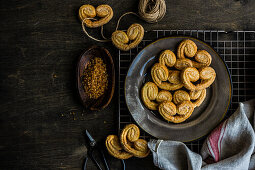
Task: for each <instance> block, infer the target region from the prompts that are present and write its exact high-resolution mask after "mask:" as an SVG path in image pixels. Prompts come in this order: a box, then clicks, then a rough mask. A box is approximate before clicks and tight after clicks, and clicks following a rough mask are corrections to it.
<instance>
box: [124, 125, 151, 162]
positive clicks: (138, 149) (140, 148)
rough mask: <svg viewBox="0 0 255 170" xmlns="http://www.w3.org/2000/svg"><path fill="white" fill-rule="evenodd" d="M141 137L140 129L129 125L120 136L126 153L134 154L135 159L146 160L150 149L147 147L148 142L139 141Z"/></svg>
mask: <svg viewBox="0 0 255 170" xmlns="http://www.w3.org/2000/svg"><path fill="white" fill-rule="evenodd" d="M139 137H140V130H139V128H138V127H137V126H136V125H135V124H129V125H127V126H126V127H125V128H124V129H123V130H122V132H121V134H120V143H121V145H122V147H123V149H124V150H125V151H127V152H129V153H131V154H133V155H134V156H135V157H138V158H144V157H146V156H148V155H149V153H150V149H149V148H148V146H147V141H146V140H144V139H139ZM130 142H132V143H133V145H131V144H130ZM133 146H134V147H133Z"/></svg>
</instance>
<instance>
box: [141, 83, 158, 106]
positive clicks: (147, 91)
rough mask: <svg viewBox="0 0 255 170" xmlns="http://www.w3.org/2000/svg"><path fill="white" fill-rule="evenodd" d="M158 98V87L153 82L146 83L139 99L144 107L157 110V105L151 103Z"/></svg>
mask: <svg viewBox="0 0 255 170" xmlns="http://www.w3.org/2000/svg"><path fill="white" fill-rule="evenodd" d="M157 96H158V87H157V86H156V84H154V83H153V82H147V83H145V85H144V86H143V88H142V92H141V97H142V100H143V103H144V105H145V106H146V107H147V108H149V109H151V110H157V106H158V104H157V103H156V102H153V101H152V100H155V99H156V98H157Z"/></svg>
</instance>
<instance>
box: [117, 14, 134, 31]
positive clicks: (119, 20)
mask: <svg viewBox="0 0 255 170" xmlns="http://www.w3.org/2000/svg"><path fill="white" fill-rule="evenodd" d="M130 14H132V15H135V16H138V17H139V15H138V14H137V13H134V12H126V13H125V14H123V15H121V16H120V17H119V19H118V22H117V25H116V29H115V31H117V30H118V28H119V24H120V20H121V19H122V18H123V17H124V16H126V15H130Z"/></svg>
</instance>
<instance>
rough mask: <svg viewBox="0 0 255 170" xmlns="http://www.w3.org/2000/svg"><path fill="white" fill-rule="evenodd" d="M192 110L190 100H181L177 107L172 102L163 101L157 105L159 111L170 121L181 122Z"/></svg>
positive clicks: (192, 106)
mask: <svg viewBox="0 0 255 170" xmlns="http://www.w3.org/2000/svg"><path fill="white" fill-rule="evenodd" d="M193 111H194V105H193V104H192V102H191V101H183V102H182V103H180V104H179V105H177V107H176V106H175V104H173V103H172V102H168V101H164V102H162V103H161V104H160V105H159V113H160V114H161V116H162V117H163V118H164V119H165V120H167V121H170V122H173V123H181V122H183V121H185V120H186V119H188V118H189V117H190V116H191V114H192V112H193Z"/></svg>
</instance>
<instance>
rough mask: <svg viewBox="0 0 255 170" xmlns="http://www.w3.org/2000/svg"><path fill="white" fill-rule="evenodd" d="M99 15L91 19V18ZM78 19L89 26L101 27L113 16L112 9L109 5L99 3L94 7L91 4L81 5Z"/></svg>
mask: <svg viewBox="0 0 255 170" xmlns="http://www.w3.org/2000/svg"><path fill="white" fill-rule="evenodd" d="M96 16H98V17H100V19H99V20H96V19H95V21H93V20H92V19H91V18H94V17H96ZM79 17H80V20H81V21H82V22H83V23H84V24H85V25H86V26H87V27H89V28H96V27H101V26H103V25H104V24H107V23H108V22H109V21H110V20H111V19H112V17H113V10H112V8H111V7H110V6H109V5H99V6H98V7H97V8H95V7H94V6H92V5H82V6H81V7H80V9H79Z"/></svg>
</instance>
